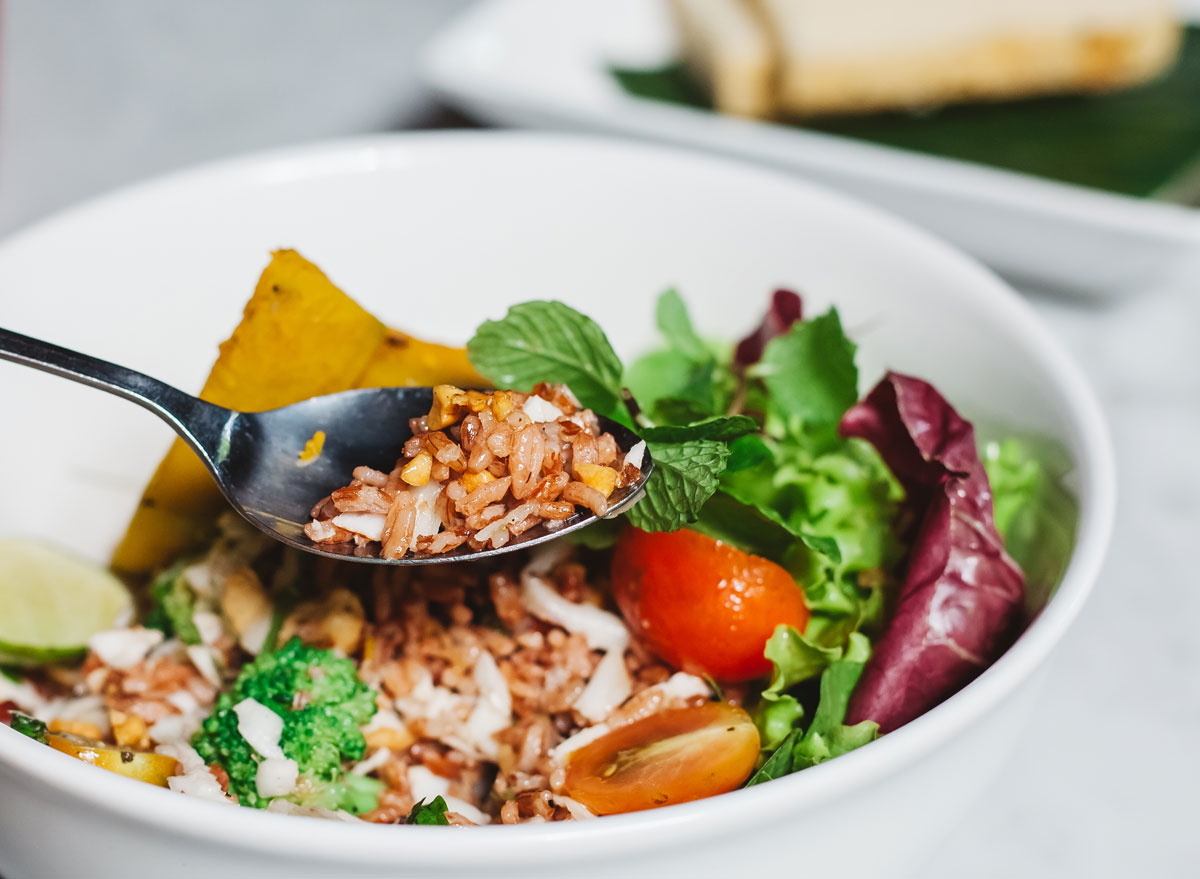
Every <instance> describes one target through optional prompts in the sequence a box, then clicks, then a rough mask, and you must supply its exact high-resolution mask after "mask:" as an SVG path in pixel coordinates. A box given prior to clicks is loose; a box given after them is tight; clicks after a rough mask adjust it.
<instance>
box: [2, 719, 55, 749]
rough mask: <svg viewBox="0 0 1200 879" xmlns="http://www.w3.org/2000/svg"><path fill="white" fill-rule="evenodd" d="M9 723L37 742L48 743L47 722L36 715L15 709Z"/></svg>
mask: <svg viewBox="0 0 1200 879" xmlns="http://www.w3.org/2000/svg"><path fill="white" fill-rule="evenodd" d="M9 725H10V726H12V728H13V729H15V730H16V731H17V732H19V733H20V734H21V735H23V736H29V738H31V739H33V740H34V741H35V742H41V743H42V744H43V745H44V744H46V724H45V723H43V722H42V721H40V720H38V719H37V718H36V717H30V716H29V715H28V714H22V713H21V712H20V711H14V712H12V715H11V718H10V719H9Z"/></svg>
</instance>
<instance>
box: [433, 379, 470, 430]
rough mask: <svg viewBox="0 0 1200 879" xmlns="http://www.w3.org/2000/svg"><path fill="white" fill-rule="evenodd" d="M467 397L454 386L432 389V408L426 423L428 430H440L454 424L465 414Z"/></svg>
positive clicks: (440, 386)
mask: <svg viewBox="0 0 1200 879" xmlns="http://www.w3.org/2000/svg"><path fill="white" fill-rule="evenodd" d="M466 403H467V395H466V392H465V391H463V389H462V388H456V387H454V385H437V386H436V387H435V388H434V389H433V408H431V409H430V410H429V415H428V416H427V417H426V422H427V423H428V425H429V429H430V430H441V429H442V428H444V427H449V426H450V425H451V424H454V423H455V422H456V421H458V420H459V419H460V418H462V417H463V415H464V414H465V412H466Z"/></svg>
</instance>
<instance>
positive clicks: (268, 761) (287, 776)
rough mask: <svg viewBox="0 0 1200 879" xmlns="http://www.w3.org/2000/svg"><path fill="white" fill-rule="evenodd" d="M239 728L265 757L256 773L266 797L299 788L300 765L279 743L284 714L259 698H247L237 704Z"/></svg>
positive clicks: (235, 709) (255, 780)
mask: <svg viewBox="0 0 1200 879" xmlns="http://www.w3.org/2000/svg"><path fill="white" fill-rule="evenodd" d="M233 713H234V714H236V715H237V719H238V732H239V733H241V734H242V738H243V739H245V740H246V742H247V743H248V744H249V745H250V747H251V748H253V749H254V750H255V751H257V752H258V755H259V756H260V757H262V758H263V759H262V761H261V762H260V763H259V764H258V770H257V771H256V772H255V775H254V786H255V787H256V788H257V789H258V795H259V796H262V797H282V796H286V795H287V794H290V793H291V792H292V791H294V790H295V789H296V779H297V777H298V776H299V774H300V768H299V767H298V766H297V765H296V761H295V760H292V759H290V758H289V757H287V756H285V755H284V753H283V749H282V748H281V747H279V737H280V736H281V735H283V718H282V717H280V716H279V715H278V714H276V713H275V712H274V711H272V710H271V709H270V708H268V707H267V706H266V705H263V704H262V703H261V702H259V701H258V700H256V699H243V700H242V701H241V702H239V703H238V704H236V705H234V706H233Z"/></svg>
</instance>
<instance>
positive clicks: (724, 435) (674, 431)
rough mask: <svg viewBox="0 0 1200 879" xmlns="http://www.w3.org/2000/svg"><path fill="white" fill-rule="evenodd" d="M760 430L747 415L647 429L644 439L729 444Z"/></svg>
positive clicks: (660, 441) (643, 431) (658, 441)
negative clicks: (716, 441)
mask: <svg viewBox="0 0 1200 879" xmlns="http://www.w3.org/2000/svg"><path fill="white" fill-rule="evenodd" d="M757 430H758V423H757V422H756V421H755V420H754V419H753V418H750V417H749V416H747V415H733V416H730V417H727V418H726V417H720V416H718V417H716V418H709V419H706V420H704V421H697V422H696V423H695V424H688V425H686V426H683V427H647V428H643V429H642V431H641V434H642V439H644V440H646V442H656V443H686V442H691V441H692V440H701V439H708V440H719V441H721V442H729V441H730V440H735V439H737V438H738V437H742V436H745V435H746V434H750V433H754V432H755V431H757Z"/></svg>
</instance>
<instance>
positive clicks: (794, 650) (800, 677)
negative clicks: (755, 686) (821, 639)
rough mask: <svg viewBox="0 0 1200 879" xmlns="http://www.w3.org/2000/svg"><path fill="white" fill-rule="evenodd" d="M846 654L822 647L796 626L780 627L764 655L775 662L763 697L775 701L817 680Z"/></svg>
mask: <svg viewBox="0 0 1200 879" xmlns="http://www.w3.org/2000/svg"><path fill="white" fill-rule="evenodd" d="M841 655H842V650H841V649H840V648H837V647H822V646H820V645H818V644H815V643H813V642H812V641H811V640H810V639H809V638H808V637H807V636H806V635H802V634H800V633H799V632H798V631H796V629H795V628H793V627H792V626H785V625H779V626H776V627H775V632H774V634H772V635H771V637H770V638H768V639H767V644H766V646H765V647H764V648H763V656H765V657H766V658H767V659H769V660H771V663H772V666H773V667H772V670H771V682H770V684H769V685H768V686H767V688H766V689H765V690H763V698H764V699H767V700H774V699H777V698H779V697H780V696H781V695H782V694H783V693H784V691H785V690H790V689H791V688H792V687H794V686H795V685H796V684H798V683H800V682H801V681H807V680H808V679H809V678H815V677H816V676H817V675H819V674H821V672H823V671H824V670H825V669H826V668H828V667H829V664H830V663H831V662H833V661H834V660H836V659H838V658H839V657H841Z"/></svg>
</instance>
